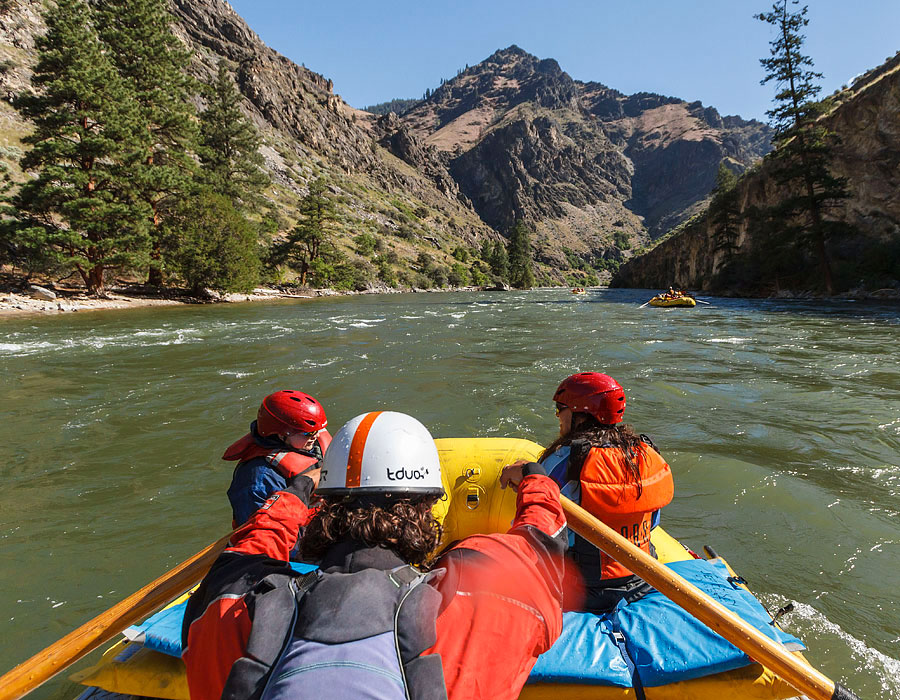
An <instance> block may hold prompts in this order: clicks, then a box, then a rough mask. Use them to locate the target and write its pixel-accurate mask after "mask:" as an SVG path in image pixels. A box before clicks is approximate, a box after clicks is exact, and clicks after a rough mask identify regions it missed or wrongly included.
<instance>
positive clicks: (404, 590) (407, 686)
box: [222, 550, 447, 700]
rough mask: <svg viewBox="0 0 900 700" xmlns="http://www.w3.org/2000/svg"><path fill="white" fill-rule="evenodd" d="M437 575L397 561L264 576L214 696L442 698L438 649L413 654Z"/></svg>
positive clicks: (430, 623) (424, 641)
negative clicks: (245, 634) (240, 643)
mask: <svg viewBox="0 0 900 700" xmlns="http://www.w3.org/2000/svg"><path fill="white" fill-rule="evenodd" d="M370 551H371V550H370ZM382 551H384V550H382ZM385 553H386V552H385ZM391 558H392V559H394V560H395V558H394V557H393V555H391ZM395 561H396V560H395ZM441 575H442V570H438V571H434V572H430V573H428V574H420V573H419V572H417V571H416V570H415V569H413V568H412V567H409V566H405V565H403V566H399V567H395V568H392V569H387V570H385V569H380V568H364V569H361V570H359V571H355V572H353V573H344V572H340V571H330V572H325V573H322V572H321V571H316V572H313V573H311V574H307V575H306V576H304V577H302V578H299V579H298V578H294V577H290V576H281V575H274V576H269V577H267V578H266V579H264V580H263V581H261V582H260V584H259V585H258V586H257V589H258V591H257V590H256V589H255V590H254V593H255V595H254V596H253V598H252V599H249V598H248V608H251V606H252V609H251V610H250V612H251V616H252V619H253V625H252V628H251V631H250V638H249V640H248V644H247V650H246V652H245V655H244V657H242V658H241V659H239V660H238V661H237V662H236V663H235V664H234V666H233V667H232V670H231V673H230V674H229V676H228V680H227V682H226V685H225V690H224V691H223V694H222V698H223V700H249V699H254V700H255V699H261V700H288V699H291V700H293V699H294V698H303V697H309V698H322V697H340V696H343V697H353V698H378V699H379V700H390V699H394V698H396V699H397V700H446V697H447V693H446V689H445V685H444V676H443V669H442V667H441V659H440V657H439V656H435V655H428V656H422V652H424V651H425V650H426V649H428V648H429V647H431V646H433V645H434V643H435V641H436V637H435V620H436V619H437V613H438V608H439V605H440V595H439V594H438V592H437V591H436V590H435V589H434V588H433V587H432V586H429V585H422V584H423V583H427V582H428V581H429V580H433V579H436V578H439V577H440V576H441ZM279 577H281V578H279Z"/></svg>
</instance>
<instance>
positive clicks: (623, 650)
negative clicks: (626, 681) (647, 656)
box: [610, 613, 647, 700]
mask: <svg viewBox="0 0 900 700" xmlns="http://www.w3.org/2000/svg"><path fill="white" fill-rule="evenodd" d="M610 622H612V625H613V631H612V638H613V641H614V642H615V643H616V646H617V647H619V653H620V654H621V655H622V660H623V661H625V665H626V666H628V673H630V674H631V687H632V688H634V696H635V700H647V696H646V695H644V684H643V683H642V682H641V675H640V674H639V673H638V669H637V666H636V665H635V663H634V659H632V658H631V654H629V653H628V645H627V644H626V643H625V634H624V633H623V632H622V629H621V627H620V625H619V620H618V618H617V615H616V614H615V613H614V614H613V615H612V617H611V618H610Z"/></svg>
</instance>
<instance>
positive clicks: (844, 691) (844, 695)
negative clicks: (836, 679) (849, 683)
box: [831, 683, 859, 700]
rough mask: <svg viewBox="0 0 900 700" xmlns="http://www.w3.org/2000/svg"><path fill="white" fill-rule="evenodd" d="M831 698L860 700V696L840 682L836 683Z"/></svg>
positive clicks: (835, 699) (832, 699) (834, 699)
mask: <svg viewBox="0 0 900 700" xmlns="http://www.w3.org/2000/svg"><path fill="white" fill-rule="evenodd" d="M831 700H859V696H858V695H857V694H856V693H854V692H853V691H852V690H850V689H849V688H845V687H844V686H842V685H841V684H840V683H835V684H834V694H833V695H832V696H831Z"/></svg>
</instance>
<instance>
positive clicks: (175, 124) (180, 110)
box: [97, 0, 196, 285]
mask: <svg viewBox="0 0 900 700" xmlns="http://www.w3.org/2000/svg"><path fill="white" fill-rule="evenodd" d="M171 21H172V17H171V15H170V14H169V10H168V6H167V3H166V0H98V1H97V23H98V29H99V31H100V37H101V39H102V40H103V41H104V42H105V43H106V45H107V46H108V47H109V50H110V56H111V57H112V60H113V62H114V63H115V65H116V68H117V69H118V71H119V74H120V75H121V76H122V77H123V78H125V80H127V81H128V82H129V83H130V85H131V87H132V88H133V90H134V93H135V102H136V106H137V109H138V112H139V117H140V120H141V122H142V127H143V135H144V139H145V144H144V148H145V152H144V156H143V158H142V159H141V160H140V161H139V162H138V163H136V165H135V168H134V173H133V178H134V181H135V184H136V185H137V186H138V188H139V190H140V196H141V198H142V199H143V200H144V201H145V202H146V203H147V204H148V205H149V206H150V207H151V210H152V214H151V216H152V224H153V226H152V228H151V233H152V234H153V250H152V255H151V262H150V275H149V281H150V283H151V284H157V285H158V284H161V283H162V282H163V273H164V269H165V263H166V261H165V257H166V255H167V254H168V253H169V252H171V250H172V248H173V247H174V246H173V245H171V244H170V241H167V240H166V236H165V233H164V232H165V231H167V230H170V229H169V228H168V227H165V226H163V225H162V224H163V223H164V222H165V220H166V217H167V216H169V214H170V212H172V210H173V209H174V207H175V206H176V205H177V204H178V203H179V201H180V200H181V199H183V198H184V197H185V196H187V193H188V192H189V191H190V189H191V187H192V179H193V171H194V169H195V167H194V161H193V159H192V158H191V151H193V150H194V148H195V146H196V127H195V110H194V107H193V105H192V104H191V102H190V98H191V97H192V95H193V94H194V93H195V83H194V81H193V80H192V79H191V78H190V77H189V76H188V74H187V68H188V66H189V64H190V54H189V53H188V51H187V49H186V48H185V46H184V45H183V44H182V43H181V42H180V41H179V40H178V38H177V37H176V36H175V35H174V34H172V31H171V28H170V24H171Z"/></svg>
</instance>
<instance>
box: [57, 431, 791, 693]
mask: <svg viewBox="0 0 900 700" xmlns="http://www.w3.org/2000/svg"><path fill="white" fill-rule="evenodd" d="M436 443H437V446H438V452H439V454H440V458H441V467H442V471H443V480H444V487H445V490H446V491H447V494H448V497H447V498H446V499H444V500H442V501H440V502H439V503H438V504H437V506H436V507H435V514H436V515H437V516H438V517H439V518H440V519H441V520H442V521H443V523H444V530H445V535H444V543H449V542H452V541H454V540H457V539H461V538H463V537H466V536H468V535H472V534H476V533H487V532H504V531H506V530H507V529H508V528H509V524H510V522H511V521H512V518H513V516H514V515H515V504H516V495H515V492H514V491H513V490H512V489H501V488H499V486H498V477H499V473H500V470H501V468H502V467H503V466H504V465H505V464H509V463H511V462H513V461H515V460H517V459H532V460H533V459H536V458H537V456H538V455H539V454H540V453H541V450H542V448H541V446H540V445H538V444H536V443H534V442H531V441H529V440H520V439H514V438H471V439H469V438H450V439H439V440H436ZM652 541H653V544H654V545H655V547H656V551H657V554H658V556H659V559H660V561H662V562H664V563H668V562H677V561H685V560H690V559H692V556H691V554H690V552H689V551H688V550H686V549H685V548H684V547H683V546H682V545H681V544H680V543H679V542H678V541H677V540H675V539H674V538H673V537H671V536H670V535H669V534H668V533H666V532H665V531H664V530H663V529H662V528H661V527H657V528H655V529H654V530H653V533H652ZM732 574H733V572H732ZM186 595H187V594H185V596H182V597H181V598H179V599H178V600H176V601H173V602H172V604H171V605H173V606H174V605H176V604H178V603H180V602H181V601H182V600H183V599H184V598H185V597H186ZM71 678H72V680H73V681H76V682H78V683H81V684H83V685H86V686H90V687H91V688H92V689H102V690H103V691H108V693H112V694H113V695H109V694H108V693H104V692H88V693H85V695H83V696H82V698H84V699H86V698H101V697H102V698H110V699H111V698H116V697H117V694H121V695H136V696H140V697H144V698H163V699H166V700H190V697H189V695H188V689H187V681H186V677H185V672H184V665H183V664H182V662H181V660H180V659H178V658H175V657H174V656H167V655H166V654H162V653H159V652H156V651H152V650H150V649H147V648H143V647H141V645H140V644H138V643H136V642H128V641H126V640H123V641H121V642H119V643H117V644H115V645H114V646H112V647H111V648H110V649H109V650H108V651H106V653H104V655H103V657H102V658H101V659H100V661H99V662H98V663H97V664H96V665H95V666H93V667H91V668H88V669H86V670H83V671H80V672H79V673H76V674H74V675H73V676H72V677H71ZM644 693H645V697H646V698H647V700H723V698H728V700H779V699H783V698H790V697H794V696H795V695H796V694H797V693H796V691H794V690H793V689H792V688H791V687H790V686H788V685H787V684H786V683H784V682H783V681H781V680H780V679H778V678H777V677H775V675H774V674H773V673H771V672H770V671H769V670H768V669H765V668H763V667H762V666H760V665H758V664H750V665H747V666H744V667H743V668H738V669H735V670H732V671H728V672H725V673H718V674H715V675H711V676H706V677H701V678H695V679H693V680H687V681H682V682H676V683H671V684H668V685H665V686H660V687H645V688H644ZM635 697H636V696H635V694H634V690H633V689H631V688H622V687H614V686H607V685H585V684H580V683H534V684H529V685H526V686H525V688H524V689H523V691H522V693H521V695H520V698H521V699H522V700H569V699H571V700H575V699H578V700H633V699H634V698H635Z"/></svg>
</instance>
